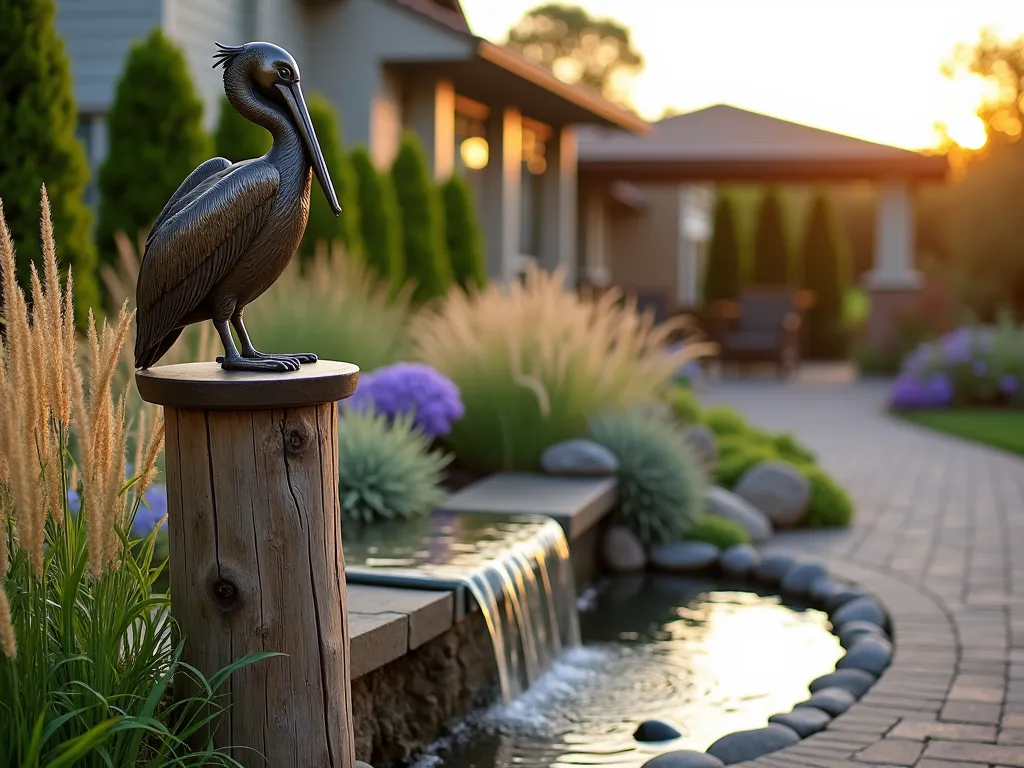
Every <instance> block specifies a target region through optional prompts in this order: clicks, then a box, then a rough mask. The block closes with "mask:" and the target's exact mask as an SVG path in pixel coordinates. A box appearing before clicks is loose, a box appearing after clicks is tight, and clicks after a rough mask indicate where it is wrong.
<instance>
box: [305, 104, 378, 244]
mask: <svg viewBox="0 0 1024 768" xmlns="http://www.w3.org/2000/svg"><path fill="white" fill-rule="evenodd" d="M306 102H307V106H308V107H309V118H310V120H312V121H313V130H314V131H315V132H316V138H317V141H318V142H319V144H320V150H321V151H322V152H323V154H324V162H326V163H327V171H328V173H330V175H331V181H332V182H333V184H334V192H335V194H337V196H338V202H339V203H341V214H340V215H339V216H335V215H334V211H332V210H331V204H330V203H328V202H327V196H326V195H324V193H323V190H322V189H320V188H319V186H318V184H317V183H316V181H315V180H314V182H313V190H312V193H311V194H310V199H309V221H308V222H307V223H306V233H305V234H304V235H303V236H302V242H301V243H300V244H299V258H300V259H301V260H302V261H303V262H308V261H309V260H311V259H312V258H313V256H314V255H315V254H316V248H317V244H318V243H321V242H323V243H333V242H335V241H337V242H340V243H341V244H342V245H344V246H345V251H346V252H347V253H348V254H349V255H350V256H352V257H354V258H362V253H363V234H362V231H361V230H360V225H359V220H360V216H359V193H358V191H357V190H356V180H355V171H353V170H352V166H351V164H350V163H349V157H348V155H347V154H346V153H345V151H344V148H343V147H342V142H341V128H340V127H339V125H338V115H337V113H336V112H335V111H334V107H333V106H332V105H331V102H330V101H328V100H327V99H326V98H324V97H323V96H321V95H320V94H318V93H310V94H309V95H308V96H307V97H306Z"/></svg>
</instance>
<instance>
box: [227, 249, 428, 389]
mask: <svg viewBox="0 0 1024 768" xmlns="http://www.w3.org/2000/svg"><path fill="white" fill-rule="evenodd" d="M320 250H321V252H320V253H319V254H318V255H317V256H316V257H314V259H313V260H312V261H311V262H309V263H308V264H306V265H305V267H304V268H300V266H299V263H298V261H295V262H293V263H292V264H291V265H290V266H289V267H288V269H287V270H285V273H284V274H283V275H281V277H280V279H278V281H277V282H276V283H274V285H273V287H271V289H270V290H269V291H267V292H266V293H265V294H264V295H263V296H261V297H260V298H259V299H258V300H257V301H254V302H253V303H252V304H250V305H249V306H248V307H246V311H245V325H246V328H247V329H248V331H249V333H250V335H251V336H252V340H253V343H254V344H255V345H256V348H257V349H259V350H261V351H263V352H313V353H315V354H317V355H319V356H320V357H321V358H322V359H325V360H344V361H345V362H348V363H355V364H356V365H358V366H359V368H360V369H361V370H363V371H366V372H369V371H372V370H375V369H376V368H380V367H381V366H384V365H389V364H391V363H397V362H398V361H400V360H408V359H409V357H410V356H411V354H412V350H411V345H410V343H409V333H408V323H409V315H410V312H411V310H410V307H409V291H407V290H404V291H399V292H398V293H395V292H393V291H392V290H391V287H390V286H389V285H388V284H387V283H384V282H383V281H381V279H380V278H379V277H378V276H377V275H376V274H375V273H374V272H372V271H371V270H368V269H367V268H366V267H365V265H363V263H362V262H361V261H359V260H358V259H353V258H351V257H349V256H348V255H347V254H346V253H345V252H344V248H342V246H341V245H340V243H335V244H334V246H333V247H332V249H331V254H330V255H328V253H327V249H326V247H324V248H321V249H320Z"/></svg>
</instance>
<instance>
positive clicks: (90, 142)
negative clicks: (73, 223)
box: [75, 115, 99, 207]
mask: <svg viewBox="0 0 1024 768" xmlns="http://www.w3.org/2000/svg"><path fill="white" fill-rule="evenodd" d="M98 119H99V118H98V116H96V115H79V116H78V125H77V126H75V138H77V139H78V140H79V141H80V142H82V146H84V147H85V158H86V160H87V161H88V163H89V183H88V184H87V185H86V187H85V193H84V195H83V199H84V200H85V204H86V205H88V206H90V207H95V206H96V203H97V201H98V200H99V188H98V185H97V177H98V176H99V168H98V167H96V164H95V158H96V126H95V124H96V122H97V120H98Z"/></svg>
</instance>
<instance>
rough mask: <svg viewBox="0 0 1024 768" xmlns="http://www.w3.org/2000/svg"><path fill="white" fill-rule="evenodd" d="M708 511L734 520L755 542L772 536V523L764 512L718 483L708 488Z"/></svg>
mask: <svg viewBox="0 0 1024 768" xmlns="http://www.w3.org/2000/svg"><path fill="white" fill-rule="evenodd" d="M707 513H708V514H709V515H715V516H716V517H724V518H725V519H726V520H732V522H734V523H736V524H737V525H739V526H740V527H742V528H743V530H745V531H746V532H747V535H748V536H750V540H751V541H753V542H754V543H755V544H760V543H761V542H764V541H768V539H770V538H771V537H772V523H771V521H770V520H769V519H768V517H767V515H765V513H764V512H762V511H761V510H759V509H758V508H757V507H755V506H754V505H753V504H751V503H750V502H749V501H746V500H745V499H742V498H740V497H739V496H737V495H736V494H735V493H733V492H732V491H727V490H726V489H725V488H719V487H718V486H717V485H716V486H712V487H711V488H709V489H708V495H707Z"/></svg>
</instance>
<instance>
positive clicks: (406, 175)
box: [391, 131, 452, 303]
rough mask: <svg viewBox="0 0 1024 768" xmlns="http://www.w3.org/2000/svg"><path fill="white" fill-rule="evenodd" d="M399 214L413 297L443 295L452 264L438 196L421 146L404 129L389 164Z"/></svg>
mask: <svg viewBox="0 0 1024 768" xmlns="http://www.w3.org/2000/svg"><path fill="white" fill-rule="evenodd" d="M391 179H392V181H393V183H394V185H395V194H396V195H397V198H398V209H399V211H400V213H401V218H402V252H403V255H404V258H405V275H406V278H407V279H408V280H413V281H415V285H416V287H415V291H414V293H413V301H415V302H416V303H422V302H425V301H429V300H430V299H435V298H437V297H439V296H443V295H444V294H445V292H447V290H448V287H449V286H450V285H451V282H452V264H451V259H450V257H449V255H448V248H447V247H446V245H445V234H444V211H443V210H442V207H441V198H440V195H439V193H438V191H437V188H436V187H435V186H434V183H433V181H432V180H431V178H430V174H429V172H428V170H427V160H426V157H425V156H424V154H423V147H422V146H421V145H420V141H419V139H418V138H416V135H415V134H414V133H412V132H410V131H407V132H406V133H405V135H404V136H403V138H402V145H401V147H400V148H399V150H398V156H397V157H396V158H395V163H394V165H393V166H392V168H391Z"/></svg>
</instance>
